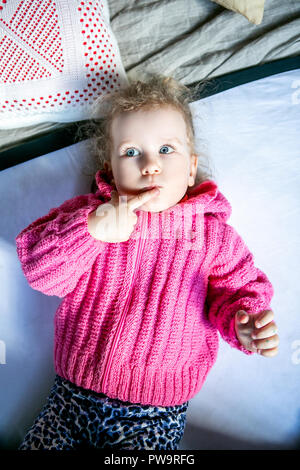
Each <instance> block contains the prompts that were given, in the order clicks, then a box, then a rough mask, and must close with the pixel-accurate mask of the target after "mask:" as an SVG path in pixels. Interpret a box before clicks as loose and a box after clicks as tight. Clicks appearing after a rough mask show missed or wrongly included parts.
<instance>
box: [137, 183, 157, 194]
mask: <svg viewBox="0 0 300 470" xmlns="http://www.w3.org/2000/svg"><path fill="white" fill-rule="evenodd" d="M154 188H159V189H161V188H162V186H158V185H157V184H155V185H152V186H145V187H144V188H141V190H140V191H142V192H144V191H150V189H154Z"/></svg>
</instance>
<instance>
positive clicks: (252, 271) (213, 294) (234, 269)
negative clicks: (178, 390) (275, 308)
mask: <svg viewBox="0 0 300 470" xmlns="http://www.w3.org/2000/svg"><path fill="white" fill-rule="evenodd" d="M218 234H219V236H218V239H219V243H220V247H219V251H218V253H217V255H216V257H215V259H214V261H213V263H212V266H211V270H210V275H209V277H208V291H207V298H206V307H207V314H208V319H209V321H210V322H211V323H212V324H213V325H214V326H216V327H217V329H218V330H219V332H220V334H221V336H222V338H223V339H224V340H225V341H226V342H227V343H229V345H230V346H231V347H234V348H236V349H238V350H240V351H242V352H244V353H245V354H249V355H251V354H254V352H252V351H249V350H248V349H246V348H244V346H243V345H242V344H241V343H240V342H239V340H238V338H237V336H236V333H235V327H234V325H235V314H236V312H237V311H239V310H245V311H246V312H248V313H252V314H256V313H259V312H261V311H262V310H265V309H270V302H271V299H272V297H273V294H274V291H273V287H272V284H271V282H270V281H269V280H268V278H267V276H266V275H265V274H264V273H263V272H262V271H261V270H260V269H258V268H256V267H255V265H254V259H253V255H252V254H251V253H250V251H249V249H248V248H247V246H246V244H245V243H244V241H243V240H242V238H241V237H240V236H239V235H238V234H237V232H236V230H235V229H234V228H233V227H232V226H230V225H228V224H226V223H222V224H219V230H218Z"/></svg>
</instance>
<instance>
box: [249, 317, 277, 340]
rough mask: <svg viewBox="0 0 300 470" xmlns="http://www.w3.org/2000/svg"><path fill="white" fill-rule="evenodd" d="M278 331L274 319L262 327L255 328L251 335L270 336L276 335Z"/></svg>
mask: <svg viewBox="0 0 300 470" xmlns="http://www.w3.org/2000/svg"><path fill="white" fill-rule="evenodd" d="M277 332H278V328H277V325H276V323H275V322H274V321H272V322H271V323H268V324H267V325H266V326H264V327H262V328H258V329H255V330H254V331H253V332H252V333H251V336H252V338H253V339H262V338H269V337H270V336H273V335H275V334H276V333H277Z"/></svg>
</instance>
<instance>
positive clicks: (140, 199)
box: [127, 188, 160, 211]
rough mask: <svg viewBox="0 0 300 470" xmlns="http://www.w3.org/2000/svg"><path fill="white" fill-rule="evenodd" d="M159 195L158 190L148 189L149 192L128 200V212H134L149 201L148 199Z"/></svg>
mask: <svg viewBox="0 0 300 470" xmlns="http://www.w3.org/2000/svg"><path fill="white" fill-rule="evenodd" d="M159 193H160V191H159V189H158V188H153V189H150V190H149V191H143V192H142V193H140V194H138V195H137V196H135V197H133V198H132V199H130V201H129V202H128V205H127V206H128V208H129V209H130V210H132V211H134V210H135V209H137V208H138V207H140V206H142V205H143V204H145V202H148V201H150V199H152V198H154V197H156V196H158V194H159Z"/></svg>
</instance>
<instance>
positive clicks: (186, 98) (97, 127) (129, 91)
mask: <svg viewBox="0 0 300 470" xmlns="http://www.w3.org/2000/svg"><path fill="white" fill-rule="evenodd" d="M204 86H205V82H201V83H198V84H197V86H196V87H194V88H188V87H187V86H185V85H183V84H182V83H180V82H179V81H177V80H175V79H174V78H173V77H170V76H164V75H158V74H153V73H149V74H148V78H145V79H144V81H141V80H135V81H132V82H129V84H128V85H126V86H123V87H120V88H119V89H118V90H116V91H114V92H110V93H107V94H106V95H105V96H100V97H99V98H98V99H97V100H96V101H95V102H94V104H93V107H92V111H91V117H90V119H89V120H87V121H84V122H83V123H82V124H81V125H79V128H78V130H77V133H76V137H75V139H80V140H81V138H82V135H84V136H85V138H87V139H88V142H87V143H88V148H89V151H90V152H91V155H92V158H93V159H94V164H95V168H94V169H93V170H92V171H93V172H95V171H97V170H99V169H101V170H105V171H106V172H107V174H108V178H109V179H112V178H113V175H112V172H111V171H110V170H109V166H108V164H107V163H108V162H109V161H110V155H111V142H112V138H111V125H112V121H113V119H114V118H115V117H116V116H118V115H120V114H122V113H126V112H131V111H139V110H141V109H143V110H144V109H145V110H149V109H155V108H157V107H162V106H171V107H173V108H174V109H176V110H178V111H179V112H181V114H182V116H183V118H184V120H185V123H186V129H187V135H188V143H189V146H190V150H191V153H193V154H195V155H197V156H198V157H199V158H198V168H197V175H196V179H195V185H196V184H199V183H200V182H202V181H205V180H207V179H211V178H212V177H213V176H212V171H211V169H210V167H209V164H208V162H207V161H205V160H207V155H205V152H203V148H202V149H201V150H200V152H199V151H197V148H196V142H195V131H194V125H193V116H192V112H191V109H190V106H189V103H191V102H192V101H193V100H194V98H195V97H196V96H197V99H199V94H200V95H201V89H202V88H203V87H204ZM197 140H198V144H199V143H200V145H201V143H203V141H202V140H201V139H199V138H198V139H197Z"/></svg>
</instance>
